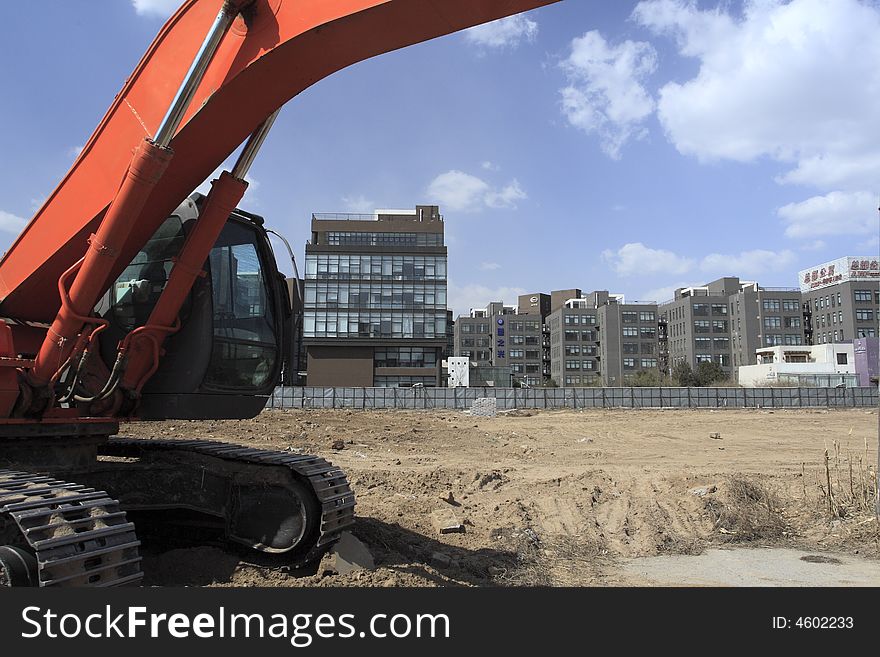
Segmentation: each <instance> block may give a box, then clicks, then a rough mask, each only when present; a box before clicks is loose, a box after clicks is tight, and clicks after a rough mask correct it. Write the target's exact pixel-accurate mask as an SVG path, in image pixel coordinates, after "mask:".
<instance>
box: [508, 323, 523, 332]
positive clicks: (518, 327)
mask: <svg viewBox="0 0 880 657" xmlns="http://www.w3.org/2000/svg"><path fill="white" fill-rule="evenodd" d="M508 326H509V327H510V330H511V331H512V332H518V333H522V331H523V323H522V322H510V324H509V325H508Z"/></svg>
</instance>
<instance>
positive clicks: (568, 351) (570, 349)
mask: <svg viewBox="0 0 880 657" xmlns="http://www.w3.org/2000/svg"><path fill="white" fill-rule="evenodd" d="M565 355H566V356H580V355H581V346H580V345H579V344H567V345H565Z"/></svg>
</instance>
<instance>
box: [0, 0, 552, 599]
mask: <svg viewBox="0 0 880 657" xmlns="http://www.w3.org/2000/svg"><path fill="white" fill-rule="evenodd" d="M555 1H556V0H186V1H185V2H183V4H182V6H181V7H180V8H179V9H178V10H177V12H176V13H174V15H173V16H172V17H171V18H170V19H169V20H168V22H167V23H166V24H165V25H164V27H163V28H162V30H161V31H160V33H159V34H158V36H157V37H156V39H155V40H154V41H153V43H152V44H151V45H150V47H149V49H148V50H147V52H146V54H145V55H144V57H143V59H141V61H140V63H139V64H138V65H137V68H136V69H135V70H134V72H133V73H132V74H131V76H130V77H129V78H128V80H127V81H126V82H125V85H124V86H123V88H122V90H121V91H120V92H119V93H118V94H117V96H116V98H115V99H114V101H113V104H112V105H111V107H110V109H109V110H108V111H107V114H106V115H105V116H104V118H103V119H102V120H101V122H100V124H99V125H98V127H97V129H96V130H95V132H94V134H93V135H92V136H91V138H90V139H89V141H88V143H87V144H86V145H85V147H84V148H83V150H82V152H81V153H80V155H79V156H78V157H77V159H76V161H75V162H74V164H73V166H72V167H71V169H70V171H69V172H68V173H67V175H66V176H65V177H64V178H63V180H62V181H61V182H60V184H59V185H58V187H57V188H56V189H55V191H54V192H52V194H51V196H49V198H48V199H47V200H46V202H45V203H44V204H43V206H42V207H41V208H40V209H39V211H38V212H37V213H36V215H35V216H34V217H33V219H31V221H30V223H29V224H28V225H27V227H26V228H25V229H24V231H23V232H22V233H21V235H20V236H19V237H18V238H17V239H16V241H15V243H14V244H13V245H12V246H11V247H10V249H9V251H8V252H7V253H6V254H5V256H4V257H3V260H2V262H0V585H6V586H119V585H128V584H137V583H139V582H140V581H141V579H142V571H141V557H140V549H139V548H140V541H139V538H138V534H137V533H136V527H135V526H136V525H137V529H138V531H140V530H141V528H142V527H143V528H144V529H145V530H146V529H147V528H150V531H172V532H178V533H179V535H184V536H186V537H187V538H189V539H195V540H198V539H200V538H202V537H204V538H205V539H206V540H207V539H208V537H210V538H211V540H216V539H218V538H219V539H220V540H227V541H231V542H234V543H237V544H241V545H244V546H246V547H247V548H250V549H255V550H259V551H262V552H266V553H270V554H274V555H283V556H279V557H277V558H279V559H284V560H285V562H286V563H289V564H300V563H307V562H309V561H312V560H314V559H316V558H317V557H318V556H320V554H321V553H322V551H324V550H326V549H327V548H328V546H330V545H332V543H333V542H334V541H335V540H336V539H337V538H338V537H339V535H340V533H341V532H342V531H343V530H344V529H345V528H346V527H348V526H350V525H351V524H352V523H353V521H354V503H355V502H354V494H353V492H352V490H351V488H350V487H349V484H348V482H347V480H346V477H345V474H344V473H343V472H342V471H341V470H340V469H339V468H337V467H334V466H333V465H332V464H330V463H329V462H327V461H325V460H324V459H322V458H320V457H317V456H306V455H299V454H293V453H290V452H275V451H268V450H259V449H251V448H246V447H239V446H236V445H230V444H226V443H215V442H210V441H199V440H178V441H170V440H158V439H157V440H134V439H125V438H119V437H116V434H117V433H118V430H119V422H120V420H126V421H127V420H138V419H139V420H149V419H168V418H184V419H214V418H249V417H253V416H255V415H257V414H258V413H259V412H260V411H261V410H262V409H263V407H264V405H265V404H266V401H267V399H268V397H269V395H271V393H272V390H273V388H274V386H275V385H276V384H277V382H278V380H279V373H280V368H281V362H282V351H283V349H284V342H285V339H286V338H285V335H286V326H288V323H289V319H290V314H291V310H290V303H289V298H288V295H287V288H286V285H285V282H284V278H283V276H282V275H281V274H280V273H279V272H278V269H277V265H276V264H275V260H274V257H273V255H272V250H271V247H270V244H269V240H268V236H267V230H266V229H265V227H264V226H263V221H262V219H261V218H259V217H257V216H255V215H252V214H249V213H247V212H243V211H241V210H238V209H236V208H237V206H238V204H239V202H240V201H241V199H242V197H243V195H244V193H245V190H246V188H247V183H246V182H245V176H246V174H247V172H248V169H249V167H250V166H251V163H252V162H253V160H254V158H255V156H256V155H257V151H258V150H259V148H260V146H261V144H262V143H263V141H264V140H265V138H266V136H267V134H268V132H269V129H270V128H271V126H272V122H273V121H274V119H275V117H276V115H277V113H278V111H279V109H280V108H281V107H282V106H283V105H284V104H285V103H286V102H287V101H289V100H290V99H291V98H293V97H294V96H296V95H297V94H298V93H300V92H301V91H303V90H304V89H306V88H308V87H309V86H311V85H312V84H314V83H316V82H317V81H319V80H321V79H322V78H324V77H326V76H328V75H330V74H332V73H334V72H335V71H338V70H340V69H342V68H344V67H346V66H349V65H351V64H354V63H356V62H359V61H361V60H364V59H367V58H369V57H373V56H375V55H378V54H381V53H384V52H389V51H392V50H396V49H398V48H402V47H405V46H408V45H411V44H415V43H419V42H422V41H425V40H427V39H431V38H434V37H438V36H441V35H445V34H449V33H452V32H455V31H457V30H461V29H464V28H468V27H471V26H474V25H478V24H481V23H484V22H488V21H491V20H496V19H499V18H503V17H505V16H509V15H512V14H516V13H519V12H522V11H526V10H529V9H533V8H536V7H540V6H543V5H547V4H551V3H552V2H555ZM242 144H244V147H243V148H242V150H241V153H240V155H239V157H238V159H237V162H236V164H235V166H234V167H233V168H232V170H231V171H223V172H222V173H221V174H220V175H219V177H218V178H217V179H216V180H213V181H212V183H211V190H210V192H209V193H208V194H207V196H204V197H203V196H201V195H198V194H192V191H193V190H194V189H195V188H196V187H197V186H198V185H199V184H200V183H201V182H202V181H203V180H204V179H205V178H207V177H208V176H210V175H211V173H212V172H213V171H215V170H216V169H217V167H219V166H220V165H221V163H223V162H224V161H225V160H226V159H227V158H228V157H229V156H230V155H231V154H232V153H233V152H234V151H235V150H236V149H237V148H238V147H239V146H241V145H242ZM132 519H134V521H135V522H132ZM141 523H143V525H142V524H141Z"/></svg>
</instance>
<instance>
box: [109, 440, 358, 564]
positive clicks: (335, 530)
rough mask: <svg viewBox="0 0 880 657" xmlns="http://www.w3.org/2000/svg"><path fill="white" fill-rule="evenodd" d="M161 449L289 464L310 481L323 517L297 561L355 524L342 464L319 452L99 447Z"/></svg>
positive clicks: (130, 444) (130, 448) (197, 445)
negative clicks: (328, 458)
mask: <svg viewBox="0 0 880 657" xmlns="http://www.w3.org/2000/svg"><path fill="white" fill-rule="evenodd" d="M161 452H176V453H178V454H179V453H181V452H185V453H189V454H193V455H199V456H202V457H210V458H216V459H221V460H223V461H226V462H229V463H236V464H246V465H248V466H274V467H282V468H286V469H287V470H289V471H290V473H291V474H292V475H293V477H294V479H296V480H298V481H300V482H302V483H304V484H307V486H308V488H309V489H310V491H311V493H312V494H313V495H314V497H315V499H316V501H317V506H318V508H319V509H320V514H321V517H320V521H319V522H318V523H317V531H316V533H315V535H314V536H312V537H304V538H303V541H306V540H308V541H313V542H312V543H311V545H301V546H297V548H296V550H295V551H292V552H295V553H296V559H295V564H292V565H301V564H306V563H309V562H311V561H314V560H315V559H317V558H318V557H320V556H321V554H322V553H323V552H324V551H326V550H327V549H328V548H329V547H330V546H331V545H332V544H333V543H335V542H336V541H337V540H338V539H339V537H340V535H341V534H342V532H343V531H345V530H346V529H347V528H348V527H350V526H351V525H352V524H354V508H355V496H354V493H353V492H352V490H351V487H350V485H349V483H348V479H347V478H346V476H345V473H344V472H343V471H342V469H340V468H339V467H337V466H335V465H333V464H332V463H330V462H329V461H327V460H325V459H323V458H320V457H318V456H311V455H302V454H291V453H289V452H279V451H275V450H266V449H256V448H252V447H243V446H241V445H235V444H231V443H221V442H216V441H210V440H165V439H156V440H143V439H137V438H114V439H111V440H109V441H108V442H107V443H106V444H105V445H102V446H101V448H100V453H101V454H102V455H111V456H140V457H142V456H144V455H149V454H150V453H153V454H156V453H161Z"/></svg>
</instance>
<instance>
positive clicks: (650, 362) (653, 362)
mask: <svg viewBox="0 0 880 657" xmlns="http://www.w3.org/2000/svg"><path fill="white" fill-rule="evenodd" d="M652 367H657V359H656V358H642V368H644V369H648V368H652Z"/></svg>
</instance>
